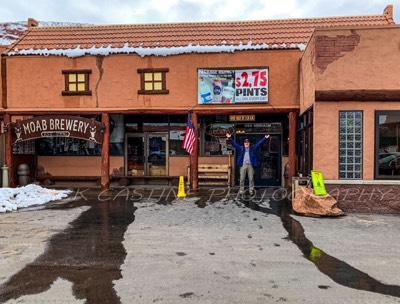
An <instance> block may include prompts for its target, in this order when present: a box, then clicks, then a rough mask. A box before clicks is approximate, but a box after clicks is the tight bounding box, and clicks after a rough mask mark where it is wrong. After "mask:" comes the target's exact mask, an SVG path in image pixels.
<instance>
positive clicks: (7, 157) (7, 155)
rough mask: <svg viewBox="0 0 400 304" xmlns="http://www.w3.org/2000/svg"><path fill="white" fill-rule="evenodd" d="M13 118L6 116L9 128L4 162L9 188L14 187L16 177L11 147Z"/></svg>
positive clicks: (5, 121)
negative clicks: (11, 123)
mask: <svg viewBox="0 0 400 304" xmlns="http://www.w3.org/2000/svg"><path fill="white" fill-rule="evenodd" d="M10 122H11V116H10V114H4V126H6V127H7V132H6V134H5V155H4V162H5V165H6V166H7V167H8V185H9V187H14V186H15V182H14V176H13V170H12V169H13V168H12V146H11V127H10Z"/></svg>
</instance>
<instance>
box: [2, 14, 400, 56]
mask: <svg viewBox="0 0 400 304" xmlns="http://www.w3.org/2000/svg"><path fill="white" fill-rule="evenodd" d="M391 24H394V22H393V19H392V16H391V15H390V14H387V13H386V14H382V15H370V16H353V17H327V18H303V19H283V20H260V21H237V22H199V23H165V24H133V25H128V24H127V25H102V26H67V27H40V26H39V27H33V28H31V29H30V30H29V31H28V32H27V33H26V34H25V35H24V36H22V38H21V39H20V40H19V41H17V42H16V43H15V44H13V45H12V46H11V47H10V49H9V50H8V53H10V52H11V54H13V52H15V53H14V54H18V53H19V52H20V51H21V50H44V49H47V50H66V49H74V48H76V47H79V48H80V49H88V48H92V47H93V46H95V47H97V48H99V47H109V46H111V47H112V48H123V47H124V46H129V47H133V48H139V47H143V48H155V47H166V48H170V47H187V46H188V45H189V44H191V45H193V46H196V45H201V46H214V45H216V46H221V45H232V44H233V45H239V44H241V43H243V44H248V43H249V42H250V43H251V44H252V45H256V44H267V45H268V47H274V45H275V47H289V46H290V45H296V46H297V45H299V44H307V42H308V40H309V38H310V37H311V35H312V33H313V31H314V29H316V28H337V27H368V26H385V25H391ZM282 44H285V45H283V46H282Z"/></svg>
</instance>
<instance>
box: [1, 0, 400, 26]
mask: <svg viewBox="0 0 400 304" xmlns="http://www.w3.org/2000/svg"><path fill="white" fill-rule="evenodd" d="M388 4H393V6H394V19H395V22H396V23H398V22H400V2H399V1H393V0H335V1H327V0H324V1H323V0H280V1H276V0H251V1H250V0H249V1H243V0H229V1H227V0H224V1H222V0H207V1H205V0H66V1H60V0H35V1H26V0H5V1H3V2H2V5H1V6H0V22H15V21H26V20H27V19H28V18H30V17H31V18H35V19H36V20H38V21H54V22H74V23H75V22H76V23H88V24H137V23H175V22H203V21H240V20H269V19H287V18H309V17H329V16H356V15H379V14H382V13H383V10H384V8H385V7H386V6H387V5H388Z"/></svg>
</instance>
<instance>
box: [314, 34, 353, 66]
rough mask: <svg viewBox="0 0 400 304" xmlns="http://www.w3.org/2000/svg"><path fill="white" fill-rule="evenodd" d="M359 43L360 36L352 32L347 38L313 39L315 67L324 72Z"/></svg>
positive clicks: (339, 36)
mask: <svg viewBox="0 0 400 304" xmlns="http://www.w3.org/2000/svg"><path fill="white" fill-rule="evenodd" d="M359 43H360V36H359V35H358V34H357V33H356V31H354V30H352V34H351V35H349V36H345V35H338V36H336V37H328V36H318V37H316V39H315V54H316V55H315V65H316V66H317V67H318V68H319V69H321V70H325V69H326V68H327V66H328V65H329V64H331V63H332V62H334V61H335V60H337V59H339V58H340V57H342V56H344V55H345V53H348V52H351V51H353V50H354V48H355V47H356V46H357V45H358V44H359Z"/></svg>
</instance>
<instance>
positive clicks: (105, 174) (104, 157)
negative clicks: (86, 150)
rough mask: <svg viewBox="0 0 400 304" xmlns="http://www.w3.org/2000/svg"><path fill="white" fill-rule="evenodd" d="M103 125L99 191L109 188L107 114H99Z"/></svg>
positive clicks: (108, 119) (108, 126)
mask: <svg viewBox="0 0 400 304" xmlns="http://www.w3.org/2000/svg"><path fill="white" fill-rule="evenodd" d="M101 121H102V123H103V124H104V127H105V129H104V130H103V131H104V132H103V144H102V146H101V190H107V189H109V188H110V116H109V115H108V113H102V114H101Z"/></svg>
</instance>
